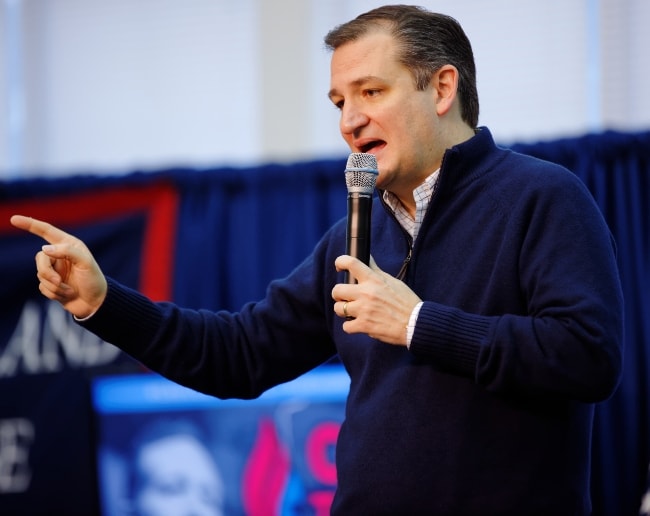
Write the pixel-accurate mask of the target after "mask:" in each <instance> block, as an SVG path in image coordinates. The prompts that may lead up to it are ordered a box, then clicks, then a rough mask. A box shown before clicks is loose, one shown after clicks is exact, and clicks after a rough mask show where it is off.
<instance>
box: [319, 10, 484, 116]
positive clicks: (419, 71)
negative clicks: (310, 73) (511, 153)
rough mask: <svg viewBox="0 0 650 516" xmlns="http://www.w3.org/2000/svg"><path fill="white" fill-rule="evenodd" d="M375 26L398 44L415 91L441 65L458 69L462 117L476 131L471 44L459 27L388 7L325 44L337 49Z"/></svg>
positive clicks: (438, 17) (348, 25) (341, 28)
mask: <svg viewBox="0 0 650 516" xmlns="http://www.w3.org/2000/svg"><path fill="white" fill-rule="evenodd" d="M377 27H383V28H385V29H388V30H389V31H390V33H391V34H392V35H393V37H395V39H396V40H397V41H398V42H399V43H400V61H401V63H402V64H403V65H404V66H406V67H407V68H408V69H409V70H410V71H411V73H412V74H413V79H414V80H415V87H416V88H417V89H418V90H424V89H426V88H427V87H428V85H429V82H430V81H431V78H432V77H433V75H434V74H435V72H437V71H438V70H439V69H440V68H441V67H442V66H444V65H446V64H451V65H453V66H455V67H456V68H457V69H458V73H459V79H458V96H459V97H460V108H461V117H462V119H463V120H464V121H465V122H466V123H467V124H469V126H470V127H472V128H473V129H474V128H476V126H477V125H478V113H479V103H478V92H477V90H476V65H475V63H474V54H473V52H472V45H471V44H470V42H469V39H468V38H467V36H466V35H465V32H464V31H463V29H462V27H461V26H460V24H459V23H458V22H457V21H456V20H455V19H454V18H452V17H451V16H446V15H444V14H439V13H433V12H430V11H427V10H426V9H424V8H422V7H416V6H410V5H387V6H384V7H378V8H377V9H373V10H371V11H368V12H367V13H364V14H361V15H359V16H357V17H356V18H355V19H353V20H351V21H349V22H347V23H344V24H342V25H339V26H338V27H336V28H334V29H333V30H331V31H330V32H329V33H328V34H327V36H325V45H326V46H327V48H328V49H330V50H336V49H337V48H338V47H339V46H341V45H343V44H345V43H349V42H351V41H355V40H356V39H358V38H359V37H361V36H363V35H365V34H366V33H368V32H369V31H370V30H371V29H373V28H377Z"/></svg>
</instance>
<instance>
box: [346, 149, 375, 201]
mask: <svg viewBox="0 0 650 516" xmlns="http://www.w3.org/2000/svg"><path fill="white" fill-rule="evenodd" d="M378 174H379V171H378V170H377V158H375V156H374V155H373V154H366V153H365V152H353V153H352V154H350V156H349V157H348V163H347V165H346V167H345V184H346V185H347V187H348V192H361V193H368V194H372V192H373V191H374V190H375V183H376V182H377V175H378Z"/></svg>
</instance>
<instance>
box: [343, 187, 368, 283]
mask: <svg viewBox="0 0 650 516" xmlns="http://www.w3.org/2000/svg"><path fill="white" fill-rule="evenodd" d="M371 209H372V194H367V193H361V192H350V193H348V226H347V235H346V250H345V254H348V255H350V256H354V257H355V258H358V259H359V260H361V261H362V262H363V263H365V264H366V265H368V264H369V263H370V214H371ZM345 283H348V284H350V283H356V280H355V279H354V278H352V277H351V276H350V274H349V272H348V271H345Z"/></svg>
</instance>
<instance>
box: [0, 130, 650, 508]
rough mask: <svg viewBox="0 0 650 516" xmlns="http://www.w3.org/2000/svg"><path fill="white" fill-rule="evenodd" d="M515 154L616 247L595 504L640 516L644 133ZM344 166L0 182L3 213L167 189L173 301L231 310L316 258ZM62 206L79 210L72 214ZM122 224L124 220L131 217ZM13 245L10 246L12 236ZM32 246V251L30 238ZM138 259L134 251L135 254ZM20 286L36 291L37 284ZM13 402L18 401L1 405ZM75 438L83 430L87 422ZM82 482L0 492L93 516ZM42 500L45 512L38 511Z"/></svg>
mask: <svg viewBox="0 0 650 516" xmlns="http://www.w3.org/2000/svg"><path fill="white" fill-rule="evenodd" d="M512 147H513V148H514V149H515V150H517V151H520V152H523V153H527V154H531V155H535V156H538V157H541V158H543V159H547V160H549V161H554V162H557V163H560V164H563V165H565V166H566V167H567V168H569V169H570V170H572V171H573V172H575V173H576V174H577V175H578V176H579V177H580V178H581V179H582V180H583V181H584V182H585V184H586V185H587V186H588V187H589V189H590V190H591V192H592V193H593V195H594V197H595V199H596V201H597V202H598V204H599V206H600V208H601V209H602V211H603V214H604V216H605V218H606V219H607V221H608V223H609V225H610V228H611V230H612V232H613V234H614V236H615V239H616V241H617V245H618V263H619V266H620V271H621V277H622V281H623V289H624V295H625V300H626V319H625V332H626V336H625V363H624V375H623V379H622V382H621V384H620V387H619V389H618V391H617V392H616V394H615V395H614V396H613V397H612V398H611V399H610V400H608V401H606V402H604V403H602V404H600V405H599V406H598V408H597V415H596V425H595V431H594V439H593V449H594V464H593V501H594V514H596V515H608V516H609V515H611V516H624V515H636V514H638V510H639V504H640V500H641V496H642V493H643V491H645V489H646V481H647V471H648V463H649V460H650V405H649V402H648V393H649V392H650V379H649V375H648V372H649V371H650V317H649V315H650V313H649V309H648V306H650V132H644V133H635V134H624V133H615V132H607V133H603V134H597V135H587V136H584V137H579V138H571V139H563V140H557V141H551V142H544V143H539V144H519V145H514V146H512ZM344 166H345V158H341V159H333V160H324V161H315V162H303V163H294V164H291V165H265V166H261V167H256V168H243V169H242V168H219V169H209V170H195V169H173V170H162V171H159V172H151V173H146V174H144V173H137V172H136V173H132V174H129V175H126V176H119V177H110V178H106V177H90V176H89V177H73V178H62V179H54V180H42V179H41V180H27V181H13V182H8V183H0V212H2V209H1V208H2V206H3V205H11V204H12V203H16V202H21V201H24V200H35V201H40V200H42V199H56V198H57V197H58V196H69V195H81V196H84V195H86V194H88V193H93V192H98V191H103V190H109V189H111V188H115V187H118V188H130V187H136V188H137V187H142V186H144V187H146V186H147V185H151V184H154V183H164V184H167V185H171V186H172V188H173V189H174V190H175V191H176V192H177V195H178V207H177V211H176V212H175V213H176V216H177V222H176V224H175V227H171V226H170V228H169V235H170V238H173V264H172V269H171V271H172V272H171V274H172V275H173V278H172V291H171V296H170V297H171V298H172V299H173V300H174V301H175V302H177V303H179V304H181V305H184V306H188V307H195V308H198V307H201V308H210V309H221V308H225V309H231V310H236V309H239V308H240V307H241V306H242V305H243V304H244V303H245V302H247V301H251V300H256V299H258V298H260V297H261V296H262V295H264V292H265V290H266V287H267V285H268V282H269V281H270V280H272V279H274V278H277V277H281V276H284V275H286V274H287V273H288V272H289V271H290V270H291V269H292V268H293V267H295V266H296V265H297V264H298V263H299V262H300V261H301V260H302V259H303V258H304V257H305V256H306V255H307V254H308V253H309V252H310V251H311V249H312V248H313V246H314V244H315V243H316V242H317V240H318V239H319V238H320V237H321V235H322V234H323V233H324V232H325V230H326V229H327V228H328V227H329V226H330V225H331V224H332V223H333V222H334V221H336V220H337V219H339V218H340V217H343V216H345V209H346V203H345V198H346V189H345V183H344V179H343V170H344ZM66 209H69V210H70V211H71V213H74V210H75V206H74V205H71V206H69V208H66ZM138 220H140V219H138ZM121 223H122V224H131V223H130V222H129V221H128V220H127V219H124V220H122V221H121ZM7 227H8V222H7V221H6V220H2V221H0V236H1V233H2V232H3V231H5V232H7V234H9V235H11V237H10V238H11V239H14V240H15V239H16V236H15V235H14V234H12V233H9V231H10V230H9V229H7ZM134 231H135V230H134ZM138 231H139V230H138ZM143 231H144V230H143ZM134 234H135V233H134ZM8 242H9V244H11V243H12V242H13V240H11V241H8ZM9 244H6V245H5V244H2V243H0V249H2V251H0V262H2V261H3V260H4V270H3V274H12V271H11V270H10V269H8V267H11V263H12V259H15V258H12V256H9V255H8V254H7V253H8V252H9V251H6V249H11V247H9ZM33 245H34V250H36V242H35V241H34V242H33ZM128 245H131V244H129V243H128V242H121V241H119V239H116V238H114V237H112V240H110V245H109V246H108V247H112V246H128ZM21 246H24V244H21ZM133 253H134V255H136V254H137V255H139V253H140V250H134V251H133ZM126 256H127V257H128V252H127V253H126ZM147 256H149V260H150V263H148V264H146V263H145V264H144V265H143V266H144V267H145V268H146V267H148V266H154V265H155V263H153V262H155V261H156V260H157V258H156V256H155V255H151V254H150V255H147ZM127 259H128V258H127ZM30 267H33V262H31V264H30ZM26 288H28V289H34V288H35V286H34V282H33V277H32V278H31V282H30V283H29V284H28V285H27V286H26ZM36 294H37V293H36ZM8 297H9V293H8V292H7V291H6V290H4V287H3V286H2V285H0V304H2V305H3V306H10V305H12V303H13V299H8ZM11 324H15V321H13V320H7V319H6V318H5V319H1V320H0V326H2V325H11ZM5 334H7V332H5V333H3V332H2V328H0V358H1V357H2V352H3V347H4V346H6V345H7V343H6V342H2V341H1V339H2V336H3V335H5ZM75 367H76V366H74V365H70V366H69V367H68V369H67V370H66V371H64V372H62V373H60V375H65V374H71V373H72V372H74V373H75V374H76V376H77V377H78V376H79V375H78V370H77V371H76V372H75V371H73V370H75ZM77 369H78V367H77ZM19 376H20V378H9V379H1V378H0V422H1V421H2V420H3V418H4V420H8V419H10V418H11V417H12V416H13V413H12V412H11V411H12V410H17V409H16V403H17V402H15V392H16V390H15V389H16V388H23V386H24V383H25V382H29V381H30V378H28V377H26V376H27V375H24V374H19ZM10 381H13V382H21V383H13V384H12V383H10ZM34 381H36V379H34ZM39 381H42V379H39ZM9 398H11V399H12V400H14V402H12V403H11V404H9V403H3V400H5V399H9ZM79 398H81V399H79ZM29 403H34V401H33V400H31V401H29ZM55 403H59V404H62V405H66V404H67V405H71V404H76V405H75V406H74V407H71V408H76V409H77V411H83V410H86V411H87V412H88V413H90V411H91V408H90V407H89V406H86V405H87V404H88V400H87V399H86V397H85V396H78V397H73V398H70V399H66V397H65V396H61V397H59V398H58V399H57V401H56V402H55ZM89 417H90V416H89ZM77 430H78V431H79V429H77ZM80 431H89V430H88V428H86V427H85V426H84V427H83V428H81V430H80ZM76 442H83V440H82V441H79V440H78V439H77V441H76ZM88 442H90V443H91V444H89V445H87V446H92V439H90V438H89V439H88ZM82 452H83V453H92V450H91V449H84V450H82V451H80V452H79V453H82ZM70 453H74V451H70ZM41 455H42V454H39V457H35V458H34V459H33V461H32V467H33V470H34V478H36V477H37V476H38V475H39V474H40V475H41V478H42V476H43V475H49V477H51V481H50V482H41V484H43V485H44V484H46V485H47V486H48V487H47V488H43V489H50V490H65V489H67V487H65V486H63V485H62V484H57V481H58V478H57V473H56V470H52V471H49V468H45V470H46V471H45V472H43V471H40V472H39V465H38V459H39V458H41V459H42V457H41ZM73 462H74V461H73ZM76 463H79V464H82V466H80V467H79V469H83V468H84V467H85V468H88V467H90V466H89V464H91V463H92V460H84V461H76ZM70 474H72V473H70ZM77 474H78V475H79V479H78V482H77V484H76V488H75V489H74V490H71V491H70V492H69V496H67V495H66V496H60V497H59V498H56V497H54V496H52V493H49V494H50V496H48V493H47V492H45V494H44V495H43V493H42V492H39V493H38V494H39V496H34V494H35V493H30V492H29V490H28V489H27V490H26V491H25V492H24V495H25V498H24V499H22V500H20V498H18V497H17V496H16V494H15V493H14V494H12V497H11V498H8V497H5V498H4V502H6V501H7V500H12V501H13V503H14V505H13V506H10V505H7V504H6V503H4V505H3V495H2V493H1V492H0V509H2V508H3V507H10V508H13V507H23V508H24V507H26V506H27V505H25V504H26V503H27V502H26V500H30V502H29V503H31V504H32V505H29V507H33V508H34V511H33V512H34V513H37V512H38V509H39V506H38V505H34V504H38V503H41V504H42V507H40V508H41V509H42V510H43V512H47V510H49V511H51V512H57V510H56V509H60V510H59V511H58V512H60V513H64V512H65V513H67V514H90V513H92V512H93V511H94V510H96V507H94V506H93V504H95V503H96V496H94V495H86V496H85V497H81V498H80V495H79V493H80V492H82V491H83V489H86V490H91V491H92V490H93V489H95V485H94V480H93V479H94V474H95V473H94V471H78V472H77ZM68 480H70V479H69V478H68ZM67 484H70V482H68V483H67ZM67 484H66V485H67ZM80 486H81V487H82V488H83V489H80ZM41 495H42V496H41ZM63 498H72V499H74V501H75V503H74V504H71V503H69V502H68V505H65V504H64V502H62V501H61V502H60V503H61V505H59V506H57V505H56V503H57V502H56V500H59V499H63ZM38 499H40V500H42V502H38V501H37V500H38ZM48 499H49V505H44V504H46V503H48ZM35 500H36V501H35ZM52 500H55V502H53V501H52ZM72 507H75V510H73V509H72ZM0 512H2V510H0Z"/></svg>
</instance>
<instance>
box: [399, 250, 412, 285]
mask: <svg viewBox="0 0 650 516" xmlns="http://www.w3.org/2000/svg"><path fill="white" fill-rule="evenodd" d="M411 254H413V247H412V246H409V253H408V254H407V255H406V258H404V262H403V263H402V267H401V268H400V270H399V272H398V273H397V276H396V278H397V279H398V280H403V279H404V277H405V276H406V271H407V269H408V268H409V263H410V262H411Z"/></svg>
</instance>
